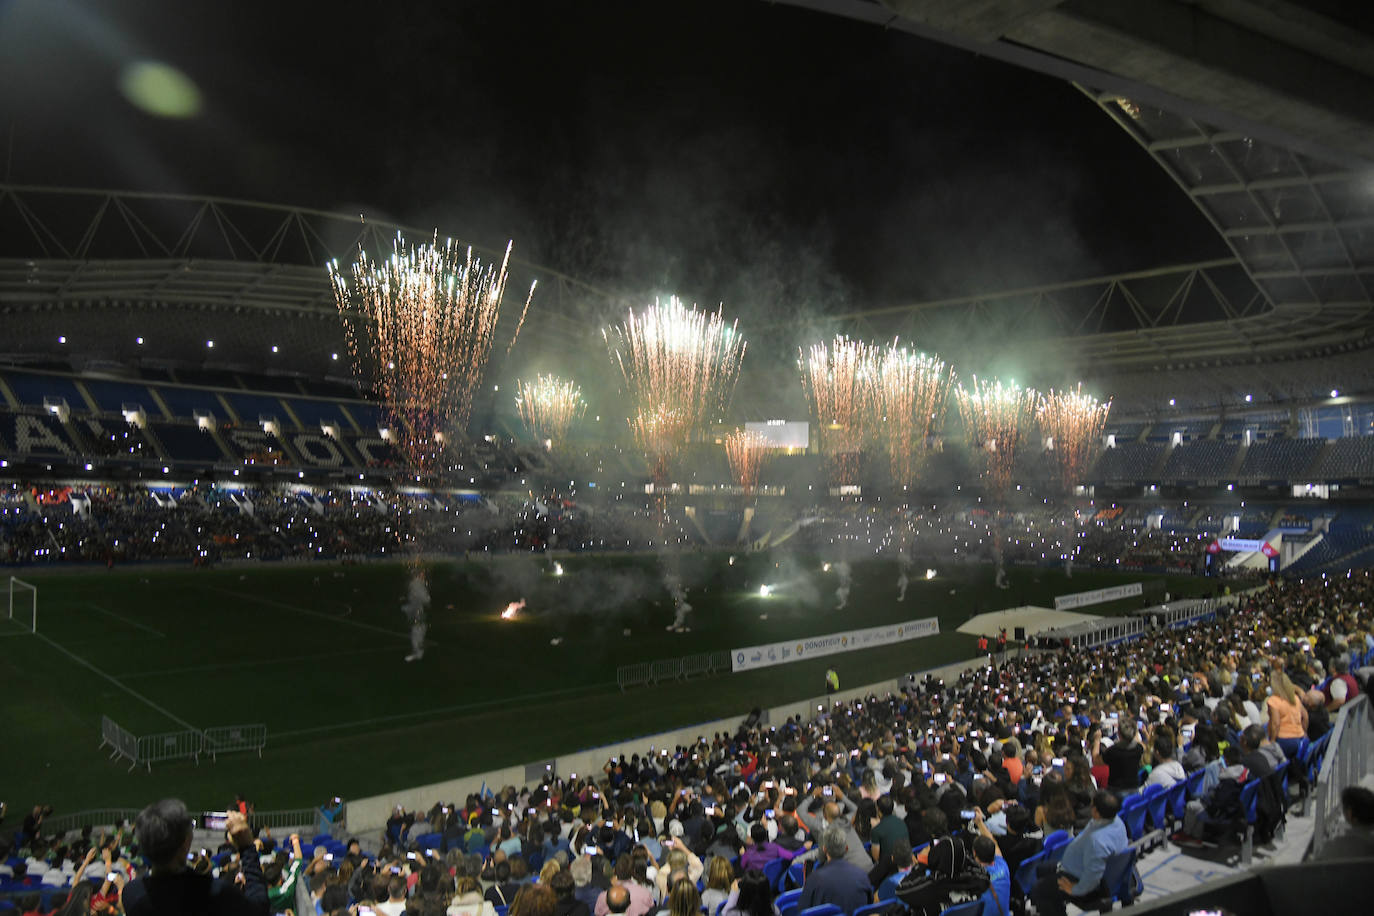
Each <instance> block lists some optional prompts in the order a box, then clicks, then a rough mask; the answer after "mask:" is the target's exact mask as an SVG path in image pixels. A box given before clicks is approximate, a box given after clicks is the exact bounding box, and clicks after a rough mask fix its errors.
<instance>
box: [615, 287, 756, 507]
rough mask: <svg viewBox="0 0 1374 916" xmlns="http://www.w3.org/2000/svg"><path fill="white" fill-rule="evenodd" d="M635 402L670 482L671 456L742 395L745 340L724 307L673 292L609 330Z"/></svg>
mask: <svg viewBox="0 0 1374 916" xmlns="http://www.w3.org/2000/svg"><path fill="white" fill-rule="evenodd" d="M603 335H604V336H605V338H606V343H607V346H608V347H609V348H610V351H611V355H612V357H614V359H615V361H616V365H617V366H619V367H620V372H621V374H622V375H623V376H624V378H625V384H626V386H627V388H628V390H629V394H630V398H631V400H632V401H633V403H634V405H635V410H634V414H633V416H631V417H630V420H629V423H630V429H631V431H632V432H633V433H634V436H635V442H636V444H638V445H639V447H640V448H641V449H642V450H643V451H644V453H645V455H646V456H647V457H648V458H649V461H650V463H651V464H652V465H653V468H654V476H655V479H656V480H658V481H659V482H662V478H663V476H665V475H666V471H667V463H668V461H669V459H670V458H671V457H672V455H673V454H675V453H676V452H677V451H678V450H679V449H681V448H682V446H683V445H685V444H686V442H687V440H688V439H689V438H690V437H691V435H692V433H693V432H695V431H697V430H699V429H700V428H701V427H702V425H703V423H704V422H705V421H706V419H707V418H708V417H712V416H719V415H720V413H721V412H722V411H723V410H724V409H725V407H726V406H728V404H729V401H730V398H731V396H732V395H733V394H734V389H735V381H736V379H738V377H739V369H740V363H741V361H742V360H743V359H744V349H745V341H744V338H743V337H741V336H740V334H739V331H738V330H737V328H736V326H735V325H734V324H733V323H732V324H729V325H727V324H726V323H725V319H724V318H723V317H722V316H721V313H720V312H719V311H717V312H715V313H712V314H708V313H706V312H701V311H698V310H697V309H696V308H694V307H691V306H687V305H685V304H684V303H683V302H682V300H680V299H678V298H677V297H673V298H671V299H669V300H668V302H667V303H662V302H657V301H656V302H655V303H654V304H653V305H651V306H649V307H647V308H645V309H643V310H641V311H640V312H638V313H636V312H633V311H631V312H630V313H629V315H628V317H627V318H626V320H625V323H624V324H622V325H619V326H617V327H615V328H613V329H611V330H610V331H605V332H603Z"/></svg>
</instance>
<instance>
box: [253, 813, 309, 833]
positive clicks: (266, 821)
mask: <svg viewBox="0 0 1374 916" xmlns="http://www.w3.org/2000/svg"><path fill="white" fill-rule="evenodd" d="M319 816H320V813H319V810H318V809H316V808H288V809H286V810H283V811H254V812H253V813H252V814H250V815H249V816H248V820H249V822H250V823H252V825H253V826H254V827H266V828H267V829H268V830H271V831H272V833H273V834H274V835H276V834H279V833H281V832H282V831H285V830H293V829H294V830H296V831H298V832H300V833H306V832H307V831H310V830H316V829H318V821H319Z"/></svg>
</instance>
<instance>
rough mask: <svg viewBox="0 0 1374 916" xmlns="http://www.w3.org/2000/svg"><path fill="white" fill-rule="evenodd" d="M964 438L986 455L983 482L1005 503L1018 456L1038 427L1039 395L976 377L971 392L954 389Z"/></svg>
mask: <svg viewBox="0 0 1374 916" xmlns="http://www.w3.org/2000/svg"><path fill="white" fill-rule="evenodd" d="M955 396H956V399H957V400H958V402H959V415H960V416H961V417H962V418H963V421H964V436H965V438H966V439H967V440H968V444H969V447H970V448H973V449H977V450H980V451H982V452H983V454H984V456H985V460H986V464H985V466H984V478H985V479H986V481H987V487H988V492H989V494H990V495H991V496H992V498H993V500H994V501H995V502H999V503H1000V501H1001V499H1002V496H1003V494H1005V493H1006V490H1007V487H1008V485H1010V483H1011V478H1012V473H1013V472H1014V470H1015V467H1016V453H1017V451H1018V450H1019V449H1020V447H1021V443H1022V441H1023V440H1024V438H1025V437H1026V436H1027V435H1028V434H1030V432H1031V430H1032V429H1033V427H1034V423H1035V406H1036V402H1037V400H1038V399H1039V394H1038V393H1037V392H1036V390H1035V389H1034V388H1021V387H1018V386H1017V384H1016V383H1015V382H1008V383H1006V384H1003V383H1002V382H1001V380H999V379H993V380H992V381H987V380H985V379H980V378H978V376H976V375H975V376H973V383H972V385H970V386H969V387H968V388H965V387H964V386H962V385H960V386H959V387H957V388H956V389H955Z"/></svg>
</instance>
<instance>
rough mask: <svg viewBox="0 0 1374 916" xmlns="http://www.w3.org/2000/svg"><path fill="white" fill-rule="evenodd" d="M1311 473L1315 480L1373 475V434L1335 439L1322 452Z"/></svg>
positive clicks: (1346, 478)
mask: <svg viewBox="0 0 1374 916" xmlns="http://www.w3.org/2000/svg"><path fill="white" fill-rule="evenodd" d="M1311 475H1312V477H1313V478H1314V479H1316V480H1348V479H1351V478H1357V477H1374V436H1359V437H1357V438H1356V437H1352V438H1347V439H1337V440H1336V441H1334V442H1332V443H1331V447H1330V448H1329V449H1328V450H1327V451H1326V452H1325V453H1323V454H1322V456H1321V458H1320V459H1319V460H1318V462H1317V466H1316V467H1315V468H1313V469H1312V471H1311Z"/></svg>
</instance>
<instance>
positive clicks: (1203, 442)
mask: <svg viewBox="0 0 1374 916" xmlns="http://www.w3.org/2000/svg"><path fill="white" fill-rule="evenodd" d="M1236 450H1237V446H1236V443H1234V442H1225V441H1220V440H1216V439H1194V440H1192V441H1185V442H1184V443H1183V444H1182V445H1178V446H1175V447H1174V449H1173V450H1172V451H1171V452H1170V453H1169V458H1168V460H1167V461H1165V462H1164V470H1163V471H1161V472H1160V475H1159V476H1160V479H1161V480H1165V481H1175V482H1177V481H1183V480H1218V479H1221V478H1223V477H1225V476H1226V473H1227V471H1229V470H1230V468H1231V464H1232V462H1233V461H1234V460H1235V457H1236Z"/></svg>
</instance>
